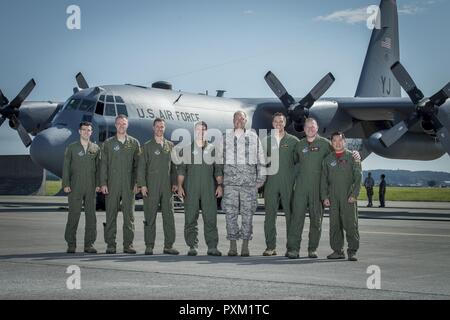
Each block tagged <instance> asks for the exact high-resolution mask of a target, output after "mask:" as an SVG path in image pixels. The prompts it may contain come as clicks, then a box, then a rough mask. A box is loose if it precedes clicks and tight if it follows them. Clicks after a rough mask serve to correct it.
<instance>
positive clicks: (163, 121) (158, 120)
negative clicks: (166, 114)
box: [153, 118, 166, 126]
mask: <svg viewBox="0 0 450 320" xmlns="http://www.w3.org/2000/svg"><path fill="white" fill-rule="evenodd" d="M158 122H162V123H164V124H165V123H166V120H164V119H163V118H156V119H155V120H153V126H155V125H156V124H157V123H158Z"/></svg>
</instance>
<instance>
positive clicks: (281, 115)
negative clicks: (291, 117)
mask: <svg viewBox="0 0 450 320" xmlns="http://www.w3.org/2000/svg"><path fill="white" fill-rule="evenodd" d="M276 117H283V118H284V120H286V115H285V114H284V113H282V112H276V113H274V115H273V116H272V121H273V120H274V119H275V118H276Z"/></svg>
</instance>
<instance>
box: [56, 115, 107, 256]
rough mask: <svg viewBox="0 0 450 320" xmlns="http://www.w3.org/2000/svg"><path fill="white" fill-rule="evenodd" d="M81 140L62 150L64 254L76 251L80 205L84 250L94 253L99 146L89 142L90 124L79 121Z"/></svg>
mask: <svg viewBox="0 0 450 320" xmlns="http://www.w3.org/2000/svg"><path fill="white" fill-rule="evenodd" d="M78 132H79V133H80V140H79V141H76V142H74V143H72V144H70V145H69V146H68V147H67V148H66V151H65V153H64V166H63V180H62V187H63V189H64V192H66V193H68V194H69V196H68V198H69V214H68V218H67V224H66V231H65V240H66V241H67V244H68V248H67V253H75V250H76V242H77V241H76V233H77V228H78V222H79V221H80V215H81V207H82V206H83V205H84V212H85V216H86V224H85V234H84V252H86V253H97V250H96V249H95V248H94V242H95V240H96V238H97V219H96V216H95V197H96V192H98V191H99V189H100V188H99V187H98V185H99V181H98V165H99V158H100V148H99V147H98V146H97V145H96V144H95V143H93V142H91V141H90V137H91V135H92V124H91V123H90V122H81V123H80V128H79V131H78Z"/></svg>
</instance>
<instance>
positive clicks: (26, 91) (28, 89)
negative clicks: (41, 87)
mask: <svg viewBox="0 0 450 320" xmlns="http://www.w3.org/2000/svg"><path fill="white" fill-rule="evenodd" d="M35 86H36V82H35V81H34V79H31V80H30V81H28V83H27V84H26V85H25V87H23V89H22V91H20V92H19V94H18V95H17V96H16V97H15V98H14V99H13V100H12V101H11V103H10V104H9V106H10V107H12V108H16V109H17V108H19V107H20V106H21V104H22V102H24V101H25V99H26V98H27V97H28V95H29V94H30V93H31V91H33V88H34V87H35Z"/></svg>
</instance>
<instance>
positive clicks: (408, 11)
mask: <svg viewBox="0 0 450 320" xmlns="http://www.w3.org/2000/svg"><path fill="white" fill-rule="evenodd" d="M433 3H434V2H432V1H429V2H428V4H433ZM423 10H425V9H424V8H421V7H419V6H416V5H414V4H405V5H403V6H402V7H401V8H399V9H398V14H400V15H402V14H405V15H415V14H418V13H419V12H421V11H423Z"/></svg>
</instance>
